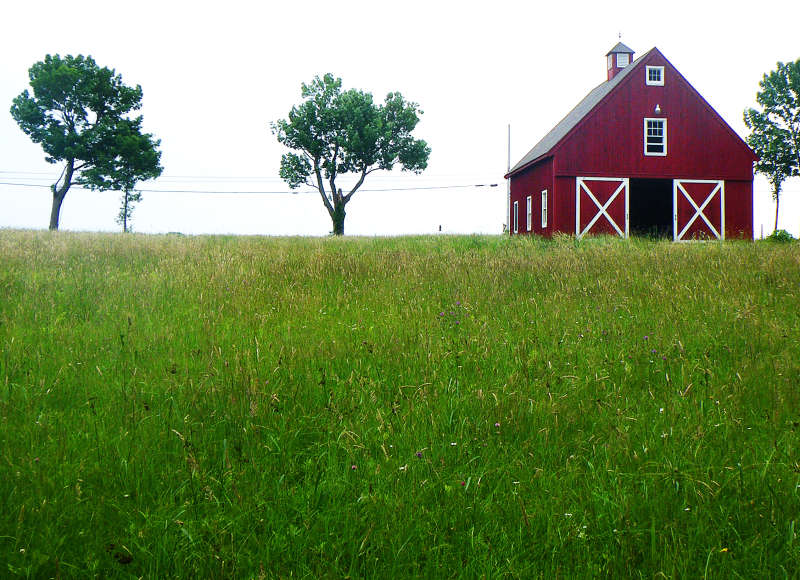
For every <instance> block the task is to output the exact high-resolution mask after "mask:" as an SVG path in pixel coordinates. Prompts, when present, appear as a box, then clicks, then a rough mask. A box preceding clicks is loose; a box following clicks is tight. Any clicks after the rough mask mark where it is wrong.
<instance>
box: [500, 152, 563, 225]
mask: <svg viewBox="0 0 800 580" xmlns="http://www.w3.org/2000/svg"><path fill="white" fill-rule="evenodd" d="M543 190H547V197H548V200H547V201H548V204H547V205H548V208H547V227H546V228H542V191H543ZM529 195H530V196H531V202H532V203H531V205H532V207H531V211H532V213H533V218H532V219H531V230H530V232H531V233H535V234H539V235H545V236H549V235H551V232H552V230H553V227H552V224H553V207H554V205H555V204H554V203H553V160H552V158H547V159H543V160H542V161H540V162H539V163H537V164H535V165H533V166H531V167H529V168H527V169H525V170H524V171H523V172H521V173H520V174H519V175H516V176H514V179H512V180H511V209H510V211H511V212H513V211H514V202H515V201H516V202H518V207H519V233H529V232H528V229H527V225H528V222H527V213H526V212H527V198H528V196H529ZM509 217H510V218H511V219H510V220H509V222H508V223H509V224H510V227H511V229H512V231H513V229H514V216H513V215H512V216H509Z"/></svg>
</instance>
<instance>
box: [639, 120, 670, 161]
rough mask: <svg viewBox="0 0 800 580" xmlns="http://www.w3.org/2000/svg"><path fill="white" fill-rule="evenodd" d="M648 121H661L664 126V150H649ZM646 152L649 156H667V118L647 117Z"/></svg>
mask: <svg viewBox="0 0 800 580" xmlns="http://www.w3.org/2000/svg"><path fill="white" fill-rule="evenodd" d="M648 122H657V123H661V128H662V139H663V146H664V150H663V151H659V152H650V151H648V150H647V123H648ZM643 125H644V154H645V156H647V157H666V156H667V120H666V119H665V118H663V117H661V118H657V117H645V119H644V123H643Z"/></svg>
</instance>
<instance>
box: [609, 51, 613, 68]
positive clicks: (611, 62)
mask: <svg viewBox="0 0 800 580" xmlns="http://www.w3.org/2000/svg"><path fill="white" fill-rule="evenodd" d="M608 68H609V70H611V69H612V68H614V55H613V54H609V55H608Z"/></svg>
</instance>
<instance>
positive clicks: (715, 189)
mask: <svg viewBox="0 0 800 580" xmlns="http://www.w3.org/2000/svg"><path fill="white" fill-rule="evenodd" d="M672 210H673V220H672V225H673V240H674V241H676V242H680V241H686V240H709V239H717V240H724V239H725V182H724V181H723V180H714V179H675V180H674V181H673V182H672Z"/></svg>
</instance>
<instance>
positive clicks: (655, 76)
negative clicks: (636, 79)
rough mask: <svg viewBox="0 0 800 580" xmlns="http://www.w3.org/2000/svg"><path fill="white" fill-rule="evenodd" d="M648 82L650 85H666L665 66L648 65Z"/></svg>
mask: <svg viewBox="0 0 800 580" xmlns="http://www.w3.org/2000/svg"><path fill="white" fill-rule="evenodd" d="M645 74H646V75H647V76H646V77H645V82H646V84H648V85H650V86H658V87H663V86H664V67H663V66H648V67H646V68H645Z"/></svg>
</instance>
